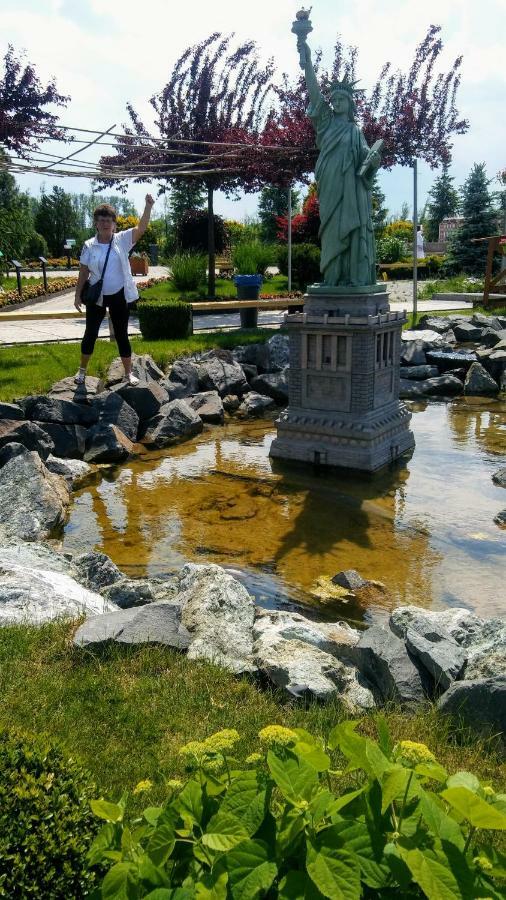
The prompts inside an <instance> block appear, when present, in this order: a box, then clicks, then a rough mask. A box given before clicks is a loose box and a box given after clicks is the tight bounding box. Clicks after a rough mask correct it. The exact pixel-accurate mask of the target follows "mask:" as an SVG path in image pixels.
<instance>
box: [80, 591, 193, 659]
mask: <svg viewBox="0 0 506 900" xmlns="http://www.w3.org/2000/svg"><path fill="white" fill-rule="evenodd" d="M108 641H114V642H115V643H117V644H133V645H141V644H161V645H163V646H165V647H175V648H176V649H178V650H186V648H187V647H188V645H189V643H190V635H189V634H188V632H187V630H186V628H185V627H184V625H182V624H181V607H180V606H179V603H170V602H168V601H161V602H159V603H150V604H149V606H144V607H142V608H141V609H122V610H120V611H119V612H112V613H109V614H108V615H105V616H94V617H93V618H90V619H88V620H87V621H86V622H84V623H83V625H81V627H80V628H78V630H77V631H76V633H75V635H74V645H75V646H76V647H92V646H99V645H101V644H104V643H107V642H108Z"/></svg>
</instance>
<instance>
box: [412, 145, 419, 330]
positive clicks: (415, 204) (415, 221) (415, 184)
mask: <svg viewBox="0 0 506 900" xmlns="http://www.w3.org/2000/svg"><path fill="white" fill-rule="evenodd" d="M417 231H418V165H417V160H416V159H414V160H413V323H412V324H413V326H414V325H416V317H417V314H418V256H417V250H416V233H417Z"/></svg>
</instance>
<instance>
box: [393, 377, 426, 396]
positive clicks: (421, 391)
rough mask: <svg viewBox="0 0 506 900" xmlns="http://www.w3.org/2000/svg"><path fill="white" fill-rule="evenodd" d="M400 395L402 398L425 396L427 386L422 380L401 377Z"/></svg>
mask: <svg viewBox="0 0 506 900" xmlns="http://www.w3.org/2000/svg"><path fill="white" fill-rule="evenodd" d="M399 397H400V399H401V400H416V399H417V398H418V397H425V387H424V383H423V382H422V381H411V379H409V378H401V379H400V381H399Z"/></svg>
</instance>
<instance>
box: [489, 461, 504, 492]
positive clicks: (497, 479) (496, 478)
mask: <svg viewBox="0 0 506 900" xmlns="http://www.w3.org/2000/svg"><path fill="white" fill-rule="evenodd" d="M492 481H493V482H494V484H497V486H498V487H503V488H506V466H505V467H504V469H498V471H497V472H494V474H493V475H492Z"/></svg>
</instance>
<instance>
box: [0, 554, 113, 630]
mask: <svg viewBox="0 0 506 900" xmlns="http://www.w3.org/2000/svg"><path fill="white" fill-rule="evenodd" d="M112 609H114V607H113V605H112V604H111V603H109V602H108V601H107V600H104V599H103V597H101V596H100V595H99V594H96V593H93V592H92V591H89V590H87V589H86V588H84V587H83V586H82V585H80V584H78V583H77V581H75V580H74V579H73V578H71V577H70V575H68V574H67V573H65V572H61V571H54V570H50V569H41V568H30V567H29V566H26V565H16V564H15V563H13V562H9V560H8V559H6V557H5V554H2V568H1V570H0V625H12V624H17V623H21V622H24V623H30V624H33V625H39V624H41V623H42V622H48V621H50V620H52V619H59V618H62V617H65V618H71V619H76V618H78V617H80V616H83V615H90V614H95V615H96V614H102V613H106V612H109V611H110V610H112Z"/></svg>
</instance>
